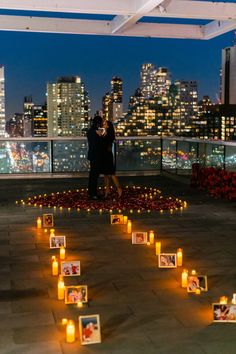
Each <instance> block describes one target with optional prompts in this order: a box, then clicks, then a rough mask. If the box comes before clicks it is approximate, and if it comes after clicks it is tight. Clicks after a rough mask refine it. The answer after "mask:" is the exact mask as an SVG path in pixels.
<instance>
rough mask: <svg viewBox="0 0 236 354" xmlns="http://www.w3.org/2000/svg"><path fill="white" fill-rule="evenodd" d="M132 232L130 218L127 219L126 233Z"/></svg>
mask: <svg viewBox="0 0 236 354" xmlns="http://www.w3.org/2000/svg"><path fill="white" fill-rule="evenodd" d="M131 232H132V222H131V220H127V233H128V234H131Z"/></svg>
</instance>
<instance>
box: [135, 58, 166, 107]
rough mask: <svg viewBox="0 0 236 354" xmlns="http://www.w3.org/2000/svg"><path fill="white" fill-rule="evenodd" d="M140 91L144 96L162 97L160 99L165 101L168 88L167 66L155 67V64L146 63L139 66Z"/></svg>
mask: <svg viewBox="0 0 236 354" xmlns="http://www.w3.org/2000/svg"><path fill="white" fill-rule="evenodd" d="M140 76H141V87H140V89H141V93H142V95H143V97H144V98H146V99H149V98H155V97H162V101H163V102H164V101H167V95H168V91H169V88H170V84H171V80H170V73H169V71H168V69H167V68H164V67H160V68H156V66H155V65H153V64H150V63H147V64H143V65H142V67H141V73H140ZM166 103H167V102H166Z"/></svg>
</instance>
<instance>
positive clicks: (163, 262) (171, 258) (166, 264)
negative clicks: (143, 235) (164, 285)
mask: <svg viewBox="0 0 236 354" xmlns="http://www.w3.org/2000/svg"><path fill="white" fill-rule="evenodd" d="M158 267H159V268H176V267H177V258H176V253H160V254H158Z"/></svg>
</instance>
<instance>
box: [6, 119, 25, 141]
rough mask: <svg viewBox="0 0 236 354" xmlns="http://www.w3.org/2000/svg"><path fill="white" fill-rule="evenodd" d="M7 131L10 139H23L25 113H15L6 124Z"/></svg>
mask: <svg viewBox="0 0 236 354" xmlns="http://www.w3.org/2000/svg"><path fill="white" fill-rule="evenodd" d="M6 131H7V133H8V134H9V136H10V137H12V138H16V137H23V136H24V133H23V131H24V129H23V113H15V114H14V116H13V117H12V118H10V119H9V120H8V121H7V123H6Z"/></svg>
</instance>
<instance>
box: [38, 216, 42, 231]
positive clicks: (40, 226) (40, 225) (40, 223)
mask: <svg viewBox="0 0 236 354" xmlns="http://www.w3.org/2000/svg"><path fill="white" fill-rule="evenodd" d="M41 228H42V219H41V218H40V217H38V218H37V229H41Z"/></svg>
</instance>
